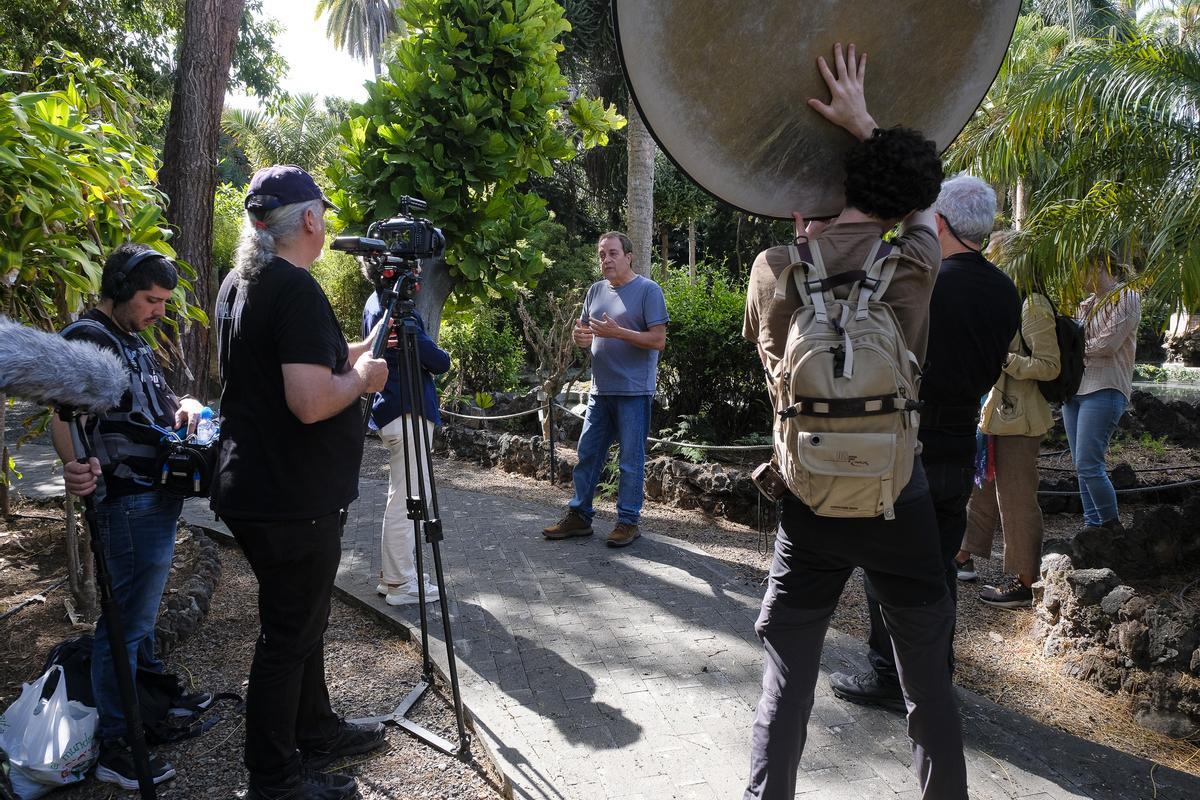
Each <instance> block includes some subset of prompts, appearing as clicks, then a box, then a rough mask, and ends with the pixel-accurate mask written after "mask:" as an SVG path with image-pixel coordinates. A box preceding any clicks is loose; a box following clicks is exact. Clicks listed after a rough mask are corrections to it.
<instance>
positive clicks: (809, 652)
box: [744, 461, 967, 800]
mask: <svg viewBox="0 0 1200 800" xmlns="http://www.w3.org/2000/svg"><path fill="white" fill-rule="evenodd" d="M917 464H918V466H917V467H916V469H917V470H920V467H919V464H920V462H919V461H918V462H917ZM910 490H911V491H910ZM939 550H940V548H939V543H938V526H937V519H936V515H935V514H934V508H933V502H932V501H931V500H930V497H929V492H928V486H927V484H926V483H925V480H924V475H923V474H920V475H914V480H913V482H912V484H910V486H909V487H908V488H906V489H905V491H904V493H903V495H902V496H901V497H900V498H899V500H898V502H897V505H896V518H895V519H894V520H884V519H883V518H882V517H876V518H873V519H830V518H828V517H818V516H816V515H815V514H813V513H812V511H810V510H809V509H808V507H807V506H805V505H804V504H803V503H801V502H800V501H799V500H796V499H795V498H793V497H790V496H789V497H788V498H787V499H785V500H784V502H783V508H782V514H781V517H780V525H779V531H778V533H777V535H776V539H775V556H774V560H773V561H772V563H771V572H770V582H769V585H768V587H767V593H766V596H765V597H764V598H763V603H762V610H761V611H760V613H759V616H758V621H757V623H756V624H755V630H756V632H757V633H758V636H759V639H760V640H761V641H762V643H763V647H764V648H765V651H766V653H765V659H764V668H763V690H762V695H761V696H760V698H759V701H758V709H757V711H756V714H755V720H754V728H753V733H752V740H751V755H750V781H749V783H748V785H747V787H746V792H745V795H744V798H745V800H792V797H793V796H794V794H795V790H796V770H797V769H798V768H799V766H800V757H801V754H803V752H804V743H805V740H806V738H807V729H808V719H809V715H810V714H811V713H812V707H813V696H814V690H815V688H816V683H817V677H818V674H819V670H820V662H821V648H822V646H823V644H824V641H825V632H826V630H827V629H828V627H829V618H830V617H831V616H832V615H833V611H834V608H835V607H836V606H837V601H838V598H839V597H840V596H841V594H842V589H843V588H844V587H845V585H846V581H847V579H848V578H849V577H850V574H851V572H853V570H854V568H855V567H862V568H863V570H864V572H865V574H866V581H867V584H868V587H869V590H870V591H871V593H872V594H873V596H874V597H875V598H877V599H878V600H879V602H880V605H881V606H882V609H883V619H884V622H885V624H886V625H887V629H888V632H889V633H890V634H891V636H892V643H893V646H894V649H895V655H896V663H897V667H898V672H899V676H900V685H901V687H902V688H903V690H904V699H905V704H906V705H907V707H908V735H909V737H910V738H911V739H912V742H913V751H912V756H913V758H912V766H913V772H914V773H915V774H916V776H917V780H918V783H919V784H920V789H921V797H922V798H923V800H967V773H966V763H965V761H964V759H963V743H962V729H961V722H960V720H959V715H958V706H957V703H956V701H955V698H954V690H953V687H952V685H951V681H950V668H949V663H948V658H947V654H948V653H949V648H950V637H951V634H952V632H953V630H954V603H953V601H952V600H951V599H950V596H949V593H948V591H947V589H946V579H945V568H944V567H943V565H942V558H941V555H940V552H939Z"/></svg>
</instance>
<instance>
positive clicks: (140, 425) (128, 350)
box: [52, 243, 212, 789]
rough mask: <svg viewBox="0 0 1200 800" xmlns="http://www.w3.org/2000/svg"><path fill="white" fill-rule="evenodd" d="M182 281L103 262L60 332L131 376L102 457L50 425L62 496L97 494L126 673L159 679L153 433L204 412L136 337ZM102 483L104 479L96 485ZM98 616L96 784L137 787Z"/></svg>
mask: <svg viewBox="0 0 1200 800" xmlns="http://www.w3.org/2000/svg"><path fill="white" fill-rule="evenodd" d="M178 282H179V275H178V272H177V271H176V269H175V264H174V263H173V262H172V261H171V259H170V258H168V257H166V256H165V255H163V254H162V253H159V252H158V251H157V250H153V249H151V248H150V247H148V246H146V245H144V244H132V243H127V244H123V245H121V246H120V247H118V248H116V249H115V250H114V251H113V252H112V254H111V255H109V257H108V259H107V260H106V261H105V262H104V271H103V274H102V275H101V278H100V303H99V305H97V306H96V308H93V309H92V310H90V311H87V312H85V313H84V314H83V315H82V316H81V317H80V318H79V319H78V320H77V321H75V322H73V323H71V324H70V325H68V326H67V327H66V328H64V329H63V331H62V335H63V336H64V337H66V338H67V339H79V340H83V341H88V342H92V343H94V344H96V345H99V346H100V347H103V348H105V349H107V350H111V351H113V352H115V353H116V354H117V355H118V356H120V357H121V359H122V361H124V362H125V364H126V366H127V367H128V369H129V380H130V384H129V389H128V390H127V391H126V392H125V395H124V396H123V397H122V398H121V404H120V405H119V406H117V407H116V408H114V409H113V410H112V411H110V412H106V413H105V414H102V415H100V417H99V419H98V420H96V421H95V423H96V424H95V429H94V433H93V436H92V438H93V443H94V445H95V447H96V450H97V453H98V454H99V456H100V457H99V458H92V459H91V460H90V462H89V463H87V464H81V463H79V462H78V461H76V458H75V450H74V447H73V445H72V443H71V433H70V430H69V428H68V426H67V424H66V423H64V422H62V421H61V420H59V419H57V418H55V419H54V422H53V423H52V435H53V439H54V446H55V449H56V450H57V451H58V454H59V457H61V458H62V460H63V478H64V481H65V483H66V487H67V491H69V492H70V493H71V494H73V495H75V496H76V497H84V496H86V495H89V494H92V493H93V492H95V493H96V500H97V502H96V516H97V522H98V528H99V529H98V530H96V531H92V535H93V536H98V537H99V538H100V540H101V541H103V543H104V549H105V556H106V557H107V561H108V568H109V571H110V572H111V574H112V586H113V594H114V595H115V597H116V600H117V605H118V606H119V608H120V610H121V623H122V627H123V628H124V630H125V641H126V653H125V654H124V656H125V657H126V658H128V659H129V666H130V670H131V672H132V674H135V675H136V674H137V669H138V667H139V665H140V666H141V668H142V669H149V670H152V671H156V672H162V671H164V667H163V664H162V662H161V661H159V659H158V658H157V656H155V653H154V627H155V623H156V621H157V619H158V607H159V603H160V602H161V601H162V594H163V589H164V588H165V587H166V584H167V576H168V575H169V574H170V571H171V559H172V557H173V555H174V551H175V530H176V526H177V524H178V521H179V513H180V511H181V510H182V508H183V500H182V499H181V498H179V497H174V496H171V495H168V494H165V493H163V492H159V491H157V490H156V487H157V481H156V480H155V475H154V472H155V462H156V459H157V454H158V448H157V445H158V442H159V440H160V439H161V436H162V433H161V432H160V431H159V430H158V429H174V428H179V427H181V426H184V425H186V426H187V428H188V431H189V432H192V431H194V430H195V427H196V423H197V421H198V419H199V414H200V409H201V405H200V403H199V402H198V401H197V400H194V399H192V398H190V397H183V398H179V397H177V396H176V395H175V393H174V392H173V391H171V387H170V386H168V385H167V381H166V377H165V376H164V375H163V371H162V367H161V366H159V363H158V360H157V359H156V358H155V357H154V351H153V350H152V349H151V348H150V345H149V344H147V342H146V340H145V339H143V338H142V337H141V336H139V335H138V334H140V333H141V332H142V331H144V330H146V329H147V328H149V327H150V326H151V325H153V324H154V323H156V322H158V320H160V319H161V318H162V317H163V316H164V315H165V314H166V304H167V300H168V299H169V298H170V296H171V292H172V290H173V289H174V288H175V286H176V284H177V283H178ZM101 477H103V480H99V478H101ZM107 623H108V620H106V619H105V617H104V615H101V616H100V619H99V620H98V621H97V622H96V634H95V639H94V641H93V644H92V690H93V693H94V695H95V698H96V707H97V710H98V711H99V715H100V721H99V724H98V726H97V729H96V738H97V739H98V740H99V741H100V760H99V763H98V765H97V767H96V777H97V778H98V779H99V780H102V781H107V782H109V783H115V784H118V785H120V786H121V787H123V788H125V789H136V788H137V776H136V775H135V773H134V766H133V757H132V755H131V753H130V750H129V746H128V744H127V743H126V742H125V740H124V738H123V737H124V735H125V715H124V712H123V711H122V706H121V695H120V691H119V689H118V686H117V678H116V673H115V671H114V668H113V653H112V652H111V650H110V648H109V644H108V637H107V636H106V635H105V630H106V626H107ZM175 702H176V704H177V705H180V706H181V707H188V708H191V709H193V710H195V709H198V708H204V707H206V706H207V705H208V704H209V703H211V702H212V696H211V695H210V694H208V693H206V692H199V693H194V694H188V695H184V696H182V697H181V698H177V699H176V701H175ZM150 769H151V773H152V775H153V777H154V782H155V783H161V782H162V781H165V780H168V779H170V778H172V777H174V775H175V770H174V768H173V767H172V766H171V765H170V764H169V763H166V762H164V761H163V760H161V759H159V758H157V757H154V756H151V759H150Z"/></svg>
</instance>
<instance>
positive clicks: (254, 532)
mask: <svg viewBox="0 0 1200 800" xmlns="http://www.w3.org/2000/svg"><path fill="white" fill-rule="evenodd" d="M224 521H225V523H226V524H227V525H228V526H229V529H230V530H231V531H232V532H233V535H234V538H236V539H237V542H238V544H239V545H241V548H242V552H243V553H244V554H245V556H246V560H247V561H248V562H250V567H251V569H253V570H254V576H255V577H256V578H257V579H258V616H259V620H260V625H261V632H260V633H259V636H258V642H257V643H256V644H255V647H254V661H253V663H252V664H251V666H250V683H249V686H248V687H247V690H246V750H245V759H246V769H248V770H249V771H250V780H251V782H252V783H253V784H254V785H256V786H270V787H275V786H290V785H294V784H296V783H298V782H299V780H300V753H299V751H298V750H297V745H304V744H314V745H316V744H320V743H321V742H324V741H326V740H328V739H330V738H332V737H333V736H335V735H336V734H337V731H338V727H339V725H340V720H339V718H338V716H337V715H336V714H334V713H333V710H332V709H331V708H330V705H329V690H328V689H327V688H326V686H325V628H326V627H327V626H328V624H329V603H330V599H331V597H332V595H333V581H334V578H335V577H336V576H337V569H338V562H339V561H340V560H341V556H342V548H341V539H342V526H343V525H344V523H345V516H344V514H343V512H341V511H337V512H335V513H333V514H328V515H326V516H323V517H319V518H317V519H309V520H281V521H269V522H263V521H248V520H234V519H226V520H224Z"/></svg>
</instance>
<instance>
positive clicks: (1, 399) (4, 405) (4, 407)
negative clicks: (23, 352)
mask: <svg viewBox="0 0 1200 800" xmlns="http://www.w3.org/2000/svg"><path fill="white" fill-rule="evenodd" d="M7 417H8V395H7V394H5V393H4V392H0V515H2V516H5V517H7V516H8V515H9V514H10V513H12V508H11V507H10V505H9V503H10V502H11V501H10V500H9V499H8V489H9V484H8V427H7V424H8V420H7Z"/></svg>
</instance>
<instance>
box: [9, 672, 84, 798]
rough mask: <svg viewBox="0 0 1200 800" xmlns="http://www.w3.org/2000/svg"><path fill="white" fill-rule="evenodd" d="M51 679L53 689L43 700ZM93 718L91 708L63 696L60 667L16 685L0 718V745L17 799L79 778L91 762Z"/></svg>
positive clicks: (65, 682)
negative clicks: (17, 694)
mask: <svg viewBox="0 0 1200 800" xmlns="http://www.w3.org/2000/svg"><path fill="white" fill-rule="evenodd" d="M55 676H57V677H55ZM52 680H53V681H55V685H54V690H53V692H51V693H50V696H49V697H48V698H45V699H43V698H42V694H43V692H44V691H45V689H46V684H47V683H49V682H50V681H52ZM97 719H98V714H97V713H96V709H94V708H91V707H90V706H85V705H84V704H83V703H80V702H78V701H75V700H68V699H67V680H66V676H65V675H64V674H63V668H62V667H61V666H57V665H55V666H53V667H51V668H50V669H48V670H46V673H45V674H44V675H42V677H40V678H38V679H37V680H36V681H34V682H33V683H27V684H25V685H24V686H22V687H21V696H20V697H18V698H17V700H16V702H14V703H13V704H12V705H11V706H9V707H8V710H7V711H5V712H4V715H3V716H2V717H0V744H3V747H4V749H5V751H7V753H8V757H9V763H11V764H12V774H11V778H12V782H13V789H15V790H16V792H17V796H18V797H19V798H21V800H32V799H33V798H36V797H41V796H42V795H44V794H46V793H47V792H49V791H50V790H51V789H54V788H55V787H58V786H64V785H66V784H69V783H76V782H77V781H81V780H83V778H84V776H85V775H86V774H87V771H88V770H89V769H91V767H92V764H93V763H95V761H96V754H97V747H98V743H97V742H96V721H97Z"/></svg>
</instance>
